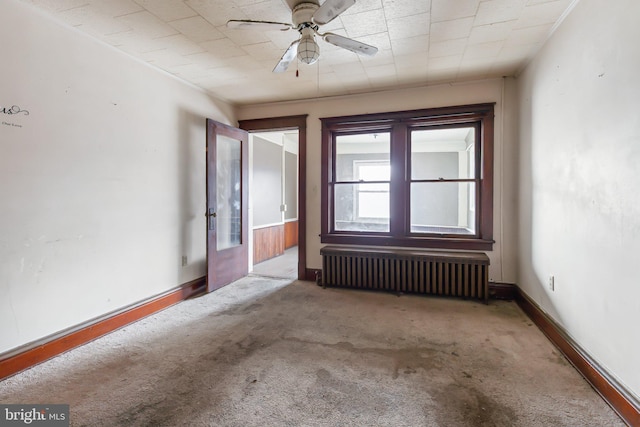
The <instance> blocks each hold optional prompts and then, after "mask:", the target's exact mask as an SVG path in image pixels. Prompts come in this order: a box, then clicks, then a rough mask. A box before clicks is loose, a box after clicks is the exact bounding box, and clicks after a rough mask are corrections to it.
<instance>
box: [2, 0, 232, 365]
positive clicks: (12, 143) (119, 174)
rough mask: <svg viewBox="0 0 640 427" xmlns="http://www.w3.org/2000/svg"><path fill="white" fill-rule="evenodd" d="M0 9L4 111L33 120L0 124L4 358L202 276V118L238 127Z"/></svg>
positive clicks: (140, 70) (109, 56)
mask: <svg viewBox="0 0 640 427" xmlns="http://www.w3.org/2000/svg"><path fill="white" fill-rule="evenodd" d="M0 9H1V11H0V40H2V41H3V42H2V47H1V48H0V52H1V53H2V56H1V62H2V65H1V66H0V109H1V108H3V107H10V106H12V105H17V106H19V107H20V108H21V109H24V110H28V112H29V115H26V114H24V113H22V114H14V115H8V114H3V113H0V201H1V204H0V325H1V327H0V353H2V352H7V351H9V350H11V349H14V348H16V347H18V346H22V345H24V344H27V343H29V342H32V341H34V340H39V339H41V338H43V337H45V336H48V335H50V334H53V333H56V332H58V331H61V330H64V329H65V328H70V327H73V326H74V325H78V324H81V323H82V322H85V321H87V320H89V319H92V318H96V317H99V316H102V315H104V314H105V313H108V312H110V311H113V310H117V309H120V308H122V307H124V306H127V305H129V304H132V303H135V302H137V301H141V300H143V299H146V298H148V297H150V296H153V295H156V294H159V293H162V292H164V291H167V290H169V289H171V288H174V287H176V286H178V285H180V284H182V283H185V282H187V281H189V280H192V279H195V278H198V277H201V276H203V275H204V274H205V257H206V242H205V239H206V231H205V230H206V224H205V221H204V212H205V197H206V194H205V118H206V117H211V118H214V119H216V120H218V121H222V122H226V123H233V122H235V118H234V117H233V114H232V110H231V108H230V107H229V106H227V105H224V104H222V103H220V102H217V101H216V100H214V99H212V98H210V97H209V96H208V95H206V94H205V93H203V92H201V91H199V90H197V89H195V88H194V87H192V86H188V85H187V84H185V83H183V82H180V81H178V80H176V79H174V78H172V77H169V76H168V75H165V74H164V73H161V72H159V71H156V70H154V69H152V68H150V67H148V66H147V65H144V64H143V63H141V62H138V61H136V60H133V59H131V58H129V57H128V56H126V55H124V54H122V53H119V52H117V51H116V50H115V49H113V48H110V47H108V46H106V45H103V44H101V43H99V42H97V41H95V40H93V39H90V38H89V37H87V36H84V35H83V34H81V33H79V32H77V31H75V30H74V29H71V28H68V27H65V26H63V25H61V24H59V23H57V22H55V21H53V20H51V19H50V18H48V17H45V16H43V15H41V14H40V13H39V12H37V11H34V10H33V9H32V8H31V7H30V6H28V5H25V4H23V3H20V2H18V1H17V0H3V1H2V5H1V6H0ZM183 255H186V256H187V261H188V265H187V266H186V267H182V266H181V257H182V256H183Z"/></svg>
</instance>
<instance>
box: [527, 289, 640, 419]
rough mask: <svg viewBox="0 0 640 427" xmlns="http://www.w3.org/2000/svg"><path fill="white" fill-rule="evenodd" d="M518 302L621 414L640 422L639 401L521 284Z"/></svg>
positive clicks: (624, 417) (625, 417)
mask: <svg viewBox="0 0 640 427" xmlns="http://www.w3.org/2000/svg"><path fill="white" fill-rule="evenodd" d="M516 302H517V303H518V305H519V306H520V308H522V310H523V311H524V312H525V313H526V314H527V316H529V318H530V319H531V320H532V321H533V322H534V323H535V324H536V325H537V326H538V328H540V330H542V332H543V333H544V334H545V335H546V336H547V338H549V340H550V341H551V342H552V343H553V344H554V345H555V346H556V347H558V349H559V350H560V351H561V352H562V353H563V354H564V355H565V356H566V358H567V359H568V360H569V362H570V363H571V364H572V365H573V366H574V367H575V368H576V369H577V370H578V372H580V373H581V374H582V376H583V377H584V378H585V379H586V380H587V381H588V382H589V383H590V384H591V386H592V387H593V388H594V389H595V390H596V391H597V392H598V393H599V394H600V396H602V398H603V399H604V400H605V401H606V402H607V403H608V404H609V406H611V408H613V410H614V411H616V412H617V413H618V415H619V416H620V418H622V419H623V420H624V421H625V422H626V423H627V424H628V425H630V426H640V402H638V401H637V399H635V398H634V397H633V396H632V394H631V393H629V392H628V391H627V390H625V388H624V387H623V386H622V385H621V384H620V383H619V382H618V381H616V380H615V379H614V378H613V377H611V375H609V374H608V373H607V371H606V370H605V369H603V368H602V367H601V366H600V365H599V364H598V363H596V362H595V361H594V360H593V359H592V358H591V357H590V356H589V355H588V353H586V352H585V351H584V350H583V349H582V348H581V347H580V346H579V345H578V344H577V343H576V342H575V341H574V340H573V339H572V338H571V337H570V336H569V335H568V334H567V333H566V332H565V331H564V328H563V327H562V326H560V325H559V324H557V323H556V322H555V321H554V320H553V319H552V318H551V317H549V316H548V315H547V314H546V313H545V312H544V311H542V309H541V308H540V307H539V306H538V305H537V304H536V303H535V302H534V301H533V300H532V299H531V298H529V296H528V295H526V294H525V293H524V292H522V290H520V289H519V288H518V292H517V293H516Z"/></svg>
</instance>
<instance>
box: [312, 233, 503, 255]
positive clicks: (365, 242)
mask: <svg viewBox="0 0 640 427" xmlns="http://www.w3.org/2000/svg"><path fill="white" fill-rule="evenodd" d="M320 242H321V243H333V244H340V245H360V246H397V247H407V248H428V249H453V250H473V251H491V250H493V244H494V243H495V241H494V240H484V239H472V238H468V237H459V238H458V237H441V238H440V237H392V236H370V235H369V236H367V235H357V234H343V233H340V234H321V235H320Z"/></svg>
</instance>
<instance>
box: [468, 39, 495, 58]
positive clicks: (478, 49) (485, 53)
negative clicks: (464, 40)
mask: <svg viewBox="0 0 640 427" xmlns="http://www.w3.org/2000/svg"><path fill="white" fill-rule="evenodd" d="M503 44H504V42H503V41H502V40H499V41H495V42H489V43H480V44H474V45H467V49H466V50H465V51H464V56H463V58H464V59H465V60H468V59H479V58H495V57H496V56H497V55H498V53H499V52H500V50H501V49H502V45H503Z"/></svg>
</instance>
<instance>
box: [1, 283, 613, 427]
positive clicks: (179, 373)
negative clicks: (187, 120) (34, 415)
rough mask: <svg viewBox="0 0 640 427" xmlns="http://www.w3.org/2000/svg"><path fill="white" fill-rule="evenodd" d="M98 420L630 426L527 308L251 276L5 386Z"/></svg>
mask: <svg viewBox="0 0 640 427" xmlns="http://www.w3.org/2000/svg"><path fill="white" fill-rule="evenodd" d="M0 402H2V403H68V404H70V405H71V425H78V426H80V425H87V426H243V427H244V426H447V427H448V426H545V427H547V426H598V427H601V426H620V425H624V424H623V423H622V421H621V420H620V419H619V418H618V417H617V416H616V415H615V414H614V413H613V411H612V410H611V409H610V408H609V407H608V406H607V405H606V403H605V402H604V401H603V400H602V399H601V398H600V397H599V396H598V395H597V394H596V393H595V392H594V391H593V390H592V389H591V388H590V386H589V385H588V384H587V383H586V382H585V381H584V380H583V379H582V378H581V377H580V375H579V374H578V373H577V372H576V371H575V370H574V369H573V368H572V367H571V366H570V365H569V364H568V363H567V362H566V360H565V359H564V358H563V357H562V356H561V355H560V354H559V353H558V351H557V350H556V349H555V348H554V347H553V346H552V345H551V344H550V343H549V342H548V341H547V340H546V338H545V337H544V336H543V335H542V334H541V332H540V331H539V330H538V329H537V328H536V327H535V326H534V325H532V324H531V322H530V321H529V320H528V319H527V318H526V317H525V316H524V315H523V313H522V312H521V311H520V309H519V308H518V307H517V306H516V305H515V303H511V302H504V301H492V302H491V303H490V305H489V306H485V305H483V304H481V303H478V302H473V301H462V300H454V299H443V298H432V297H429V298H427V297H418V296H406V295H405V296H401V297H397V296H394V295H390V294H384V293H372V292H362V291H349V290H337V289H322V288H320V287H317V286H316V285H315V284H313V283H311V282H293V283H290V282H289V281H287V280H278V279H270V278H264V277H256V276H253V277H248V278H245V279H242V280H240V281H238V282H236V283H234V284H232V285H230V286H227V287H226V288H223V289H221V290H219V291H217V292H214V293H212V294H208V295H206V296H202V297H199V298H196V299H193V300H189V301H186V302H184V303H181V304H179V305H177V306H174V307H172V308H170V309H167V310H165V311H163V312H161V313H159V314H157V315H154V316H152V317H149V318H147V319H144V320H142V321H140V322H137V323H136V324H134V325H130V326H128V327H126V328H124V329H123V330H120V331H118V332H115V333H113V334H110V335H109V336H107V337H105V338H102V339H100V340H96V341H95V342H93V343H90V344H88V345H85V346H83V347H81V348H79V349H77V350H74V351H72V352H69V353H66V354H64V355H62V356H60V357H58V358H56V359H54V360H51V361H49V362H47V363H44V364H42V365H39V366H37V367H35V368H33V369H31V370H28V371H26V372H24V373H22V374H19V375H16V376H14V377H12V378H9V379H7V380H5V381H3V382H0Z"/></svg>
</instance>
